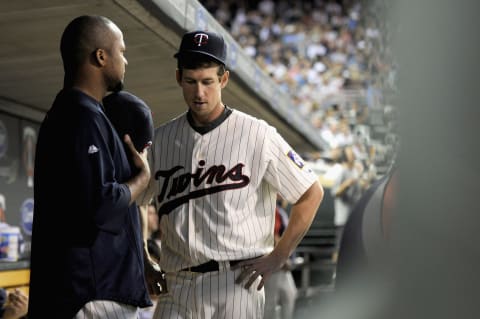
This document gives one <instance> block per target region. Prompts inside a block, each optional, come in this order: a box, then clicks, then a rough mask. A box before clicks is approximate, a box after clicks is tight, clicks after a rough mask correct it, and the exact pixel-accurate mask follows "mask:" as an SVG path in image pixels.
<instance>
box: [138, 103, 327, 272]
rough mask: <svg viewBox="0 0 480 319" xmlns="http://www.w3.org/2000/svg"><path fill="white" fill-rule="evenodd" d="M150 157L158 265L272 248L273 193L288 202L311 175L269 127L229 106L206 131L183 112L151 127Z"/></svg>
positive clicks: (257, 252) (174, 266)
mask: <svg viewBox="0 0 480 319" xmlns="http://www.w3.org/2000/svg"><path fill="white" fill-rule="evenodd" d="M149 162H150V167H151V173H152V179H151V182H150V185H149V187H148V189H147V191H146V195H145V200H144V202H145V201H148V199H150V198H151V197H153V198H154V199H155V201H156V204H157V207H158V209H159V213H160V214H163V217H162V220H161V230H162V254H161V259H160V266H161V267H162V269H163V270H165V271H167V272H169V271H178V270H180V269H183V268H186V267H191V266H195V265H198V264H201V263H204V262H206V261H208V260H211V259H213V260H217V261H222V260H237V259H245V258H251V257H256V256H260V255H264V254H266V253H269V252H270V251H271V250H272V249H273V226H274V220H275V214H274V212H275V202H276V195H277V192H279V193H280V194H281V195H282V197H283V198H285V199H286V200H287V201H289V202H292V203H295V202H296V201H297V200H298V199H299V198H300V196H301V195H302V194H303V193H304V192H305V191H306V190H307V189H308V188H309V187H310V186H311V185H312V184H313V182H314V181H316V180H317V178H318V177H317V175H316V174H315V173H314V172H313V171H312V170H311V169H309V168H308V167H307V166H305V164H304V163H303V161H302V159H301V158H300V157H299V156H298V155H297V154H296V153H295V152H294V151H293V150H292V148H291V147H290V146H289V145H288V144H287V142H286V141H285V140H284V139H283V138H282V137H281V136H280V135H279V134H278V133H277V131H276V129H275V128H274V127H272V126H270V125H268V124H267V123H266V122H265V121H262V120H259V119H256V118H254V117H252V116H250V115H248V114H245V113H243V112H240V111H237V110H233V112H232V113H231V114H230V115H229V116H228V117H227V118H226V119H224V121H223V122H222V123H221V124H219V125H218V126H217V127H215V128H214V129H212V130H210V131H208V132H207V133H205V134H203V135H202V134H200V133H198V132H197V131H195V130H194V129H193V128H192V126H191V125H190V124H189V121H188V119H187V113H184V114H182V115H181V116H179V117H177V118H175V119H173V120H171V121H170V122H168V123H166V124H164V125H162V126H160V127H158V128H157V129H156V130H155V137H154V141H153V145H152V147H151V148H150V154H149Z"/></svg>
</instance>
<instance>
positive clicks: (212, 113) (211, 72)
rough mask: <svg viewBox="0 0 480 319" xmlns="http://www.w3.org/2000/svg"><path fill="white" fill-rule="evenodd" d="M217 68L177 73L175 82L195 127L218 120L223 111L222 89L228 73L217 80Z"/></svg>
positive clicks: (186, 70) (184, 70) (225, 83)
mask: <svg viewBox="0 0 480 319" xmlns="http://www.w3.org/2000/svg"><path fill="white" fill-rule="evenodd" d="M217 71H218V66H214V67H209V68H200V69H195V70H191V69H183V75H182V78H180V75H179V72H178V71H177V82H178V84H179V85H180V86H181V87H182V90H183V97H184V99H185V102H186V103H187V105H188V107H189V108H190V111H191V112H192V116H193V119H194V120H195V122H196V124H197V125H200V126H202V125H205V124H208V123H210V122H212V121H213V120H215V119H216V118H218V117H219V116H220V115H221V114H222V112H223V110H224V105H223V103H222V89H223V88H224V87H225V86H226V85H227V82H228V76H229V74H228V71H226V72H225V73H224V74H223V76H221V77H220V78H219V76H218V75H217Z"/></svg>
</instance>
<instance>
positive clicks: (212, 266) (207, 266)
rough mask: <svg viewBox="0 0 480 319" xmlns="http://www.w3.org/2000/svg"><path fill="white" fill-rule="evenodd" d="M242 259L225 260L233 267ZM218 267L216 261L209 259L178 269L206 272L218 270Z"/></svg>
mask: <svg viewBox="0 0 480 319" xmlns="http://www.w3.org/2000/svg"><path fill="white" fill-rule="evenodd" d="M243 260H246V259H240V260H230V261H227V262H228V263H229V264H230V267H234V266H235V265H236V264H238V263H239V262H241V261H243ZM219 269H220V266H219V264H218V262H217V261H215V260H210V261H207V262H206V263H203V264H200V265H198V266H193V267H188V268H183V269H182V270H180V271H190V272H200V273H206V272H211V271H218V270H219Z"/></svg>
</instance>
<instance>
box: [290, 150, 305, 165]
mask: <svg viewBox="0 0 480 319" xmlns="http://www.w3.org/2000/svg"><path fill="white" fill-rule="evenodd" d="M287 156H288V157H289V158H290V159H291V160H292V162H294V163H295V165H297V166H298V167H299V168H303V167H304V166H305V163H304V162H303V160H302V158H301V157H300V155H298V154H297V153H295V152H294V151H292V150H291V151H289V152H288V153H287Z"/></svg>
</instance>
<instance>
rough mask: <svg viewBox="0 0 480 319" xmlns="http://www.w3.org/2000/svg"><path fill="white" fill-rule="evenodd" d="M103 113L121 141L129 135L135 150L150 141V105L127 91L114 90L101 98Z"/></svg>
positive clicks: (151, 119)
mask: <svg viewBox="0 0 480 319" xmlns="http://www.w3.org/2000/svg"><path fill="white" fill-rule="evenodd" d="M102 103H103V107H104V108H105V114H106V115H107V117H108V119H109V120H110V122H111V123H112V125H113V127H114V128H115V130H116V131H117V133H118V135H119V136H120V138H121V139H122V141H123V136H124V135H125V134H128V135H130V138H131V139H132V142H133V145H135V148H136V149H137V151H139V152H141V151H143V149H144V148H145V147H147V146H149V145H151V143H152V139H153V131H154V127H153V118H152V111H151V109H150V107H149V106H148V105H147V104H146V103H145V102H144V101H143V100H142V99H140V98H139V97H137V96H135V95H134V94H132V93H130V92H127V91H120V92H114V93H111V94H109V95H107V96H106V97H105V98H103V101H102Z"/></svg>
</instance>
